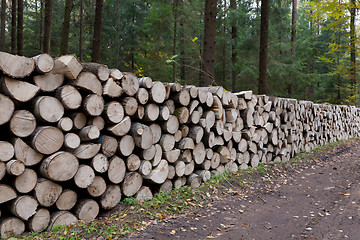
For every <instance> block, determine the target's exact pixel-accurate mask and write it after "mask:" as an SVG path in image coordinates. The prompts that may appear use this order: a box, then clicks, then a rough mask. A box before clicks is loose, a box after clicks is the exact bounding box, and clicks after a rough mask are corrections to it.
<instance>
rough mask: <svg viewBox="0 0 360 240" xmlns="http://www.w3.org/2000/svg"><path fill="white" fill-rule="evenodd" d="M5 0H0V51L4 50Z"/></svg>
mask: <svg viewBox="0 0 360 240" xmlns="http://www.w3.org/2000/svg"><path fill="white" fill-rule="evenodd" d="M5 19H6V0H1V25H0V51H5Z"/></svg>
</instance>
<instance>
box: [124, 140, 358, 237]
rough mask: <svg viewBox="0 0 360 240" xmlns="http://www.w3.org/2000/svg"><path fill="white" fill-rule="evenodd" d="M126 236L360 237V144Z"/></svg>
mask: <svg viewBox="0 0 360 240" xmlns="http://www.w3.org/2000/svg"><path fill="white" fill-rule="evenodd" d="M281 175H282V176H281V177H279V178H276V179H274V178H268V177H262V178H261V179H259V181H256V183H255V184H254V185H252V187H250V188H249V189H248V191H247V192H246V191H245V193H244V191H241V192H240V193H237V194H234V195H233V196H229V197H226V198H225V199H223V200H222V201H218V202H215V203H214V204H212V205H209V206H206V207H204V208H202V209H201V210H199V211H197V213H195V214H194V213H190V214H187V215H184V216H180V217H178V218H176V219H169V220H167V221H164V222H161V223H156V222H154V224H152V225H150V226H149V227H148V228H147V229H146V230H144V231H143V232H141V233H140V234H139V235H136V236H129V237H127V238H126V239H157V240H161V239H164V240H165V239H183V240H185V239H212V238H216V239H257V240H258V239H277V240H278V239H354V240H356V239H360V142H358V143H357V145H354V146H352V147H344V148H342V149H341V150H339V151H337V152H336V153H334V154H322V155H321V156H319V158H317V159H315V160H314V161H311V162H307V163H297V164H295V165H294V166H293V167H291V168H289V169H287V170H286V171H284V172H283V173H281Z"/></svg>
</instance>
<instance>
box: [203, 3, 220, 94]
mask: <svg viewBox="0 0 360 240" xmlns="http://www.w3.org/2000/svg"><path fill="white" fill-rule="evenodd" d="M216 4H217V1H216V0H206V2H205V20H204V21H205V29H204V52H203V62H204V63H203V69H202V77H201V83H200V86H203V87H204V86H209V85H211V84H212V83H213V81H214V80H215V45H216Z"/></svg>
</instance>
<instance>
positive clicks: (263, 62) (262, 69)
mask: <svg viewBox="0 0 360 240" xmlns="http://www.w3.org/2000/svg"><path fill="white" fill-rule="evenodd" d="M268 39H269V0H263V1H261V25H260V56H259V86H258V93H259V94H266V93H267V57H268Z"/></svg>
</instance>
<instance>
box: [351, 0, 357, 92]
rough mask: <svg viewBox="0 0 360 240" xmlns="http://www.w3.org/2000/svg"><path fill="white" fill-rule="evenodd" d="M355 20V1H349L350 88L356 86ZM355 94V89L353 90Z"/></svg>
mask: <svg viewBox="0 0 360 240" xmlns="http://www.w3.org/2000/svg"><path fill="white" fill-rule="evenodd" d="M355 18H356V0H351V3H350V80H351V84H352V87H353V88H355V85H356V46H355V41H356V29H355ZM354 92H355V89H354Z"/></svg>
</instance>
